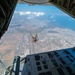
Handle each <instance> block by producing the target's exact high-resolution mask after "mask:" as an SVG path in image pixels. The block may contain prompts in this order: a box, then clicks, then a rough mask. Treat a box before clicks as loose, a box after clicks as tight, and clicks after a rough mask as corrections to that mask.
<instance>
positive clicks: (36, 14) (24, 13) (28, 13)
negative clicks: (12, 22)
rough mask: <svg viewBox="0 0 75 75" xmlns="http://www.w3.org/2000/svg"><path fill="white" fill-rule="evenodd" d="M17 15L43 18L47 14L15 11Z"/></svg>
mask: <svg viewBox="0 0 75 75" xmlns="http://www.w3.org/2000/svg"><path fill="white" fill-rule="evenodd" d="M15 14H19V15H20V16H22V15H28V16H30V15H34V16H37V17H39V16H43V15H45V13H44V12H31V11H26V12H25V11H18V12H17V11H15Z"/></svg>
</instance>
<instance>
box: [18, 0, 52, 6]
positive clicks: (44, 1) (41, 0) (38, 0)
mask: <svg viewBox="0 0 75 75" xmlns="http://www.w3.org/2000/svg"><path fill="white" fill-rule="evenodd" d="M18 3H28V4H30V5H35V4H39V5H51V4H50V3H49V0H19V2H18Z"/></svg>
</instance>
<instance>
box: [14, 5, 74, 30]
mask: <svg viewBox="0 0 75 75" xmlns="http://www.w3.org/2000/svg"><path fill="white" fill-rule="evenodd" d="M15 14H18V15H19V16H22V17H27V16H28V17H27V19H36V18H37V19H39V20H41V21H42V20H43V21H45V20H48V21H50V24H52V25H55V27H56V26H59V27H63V28H68V29H71V30H74V31H75V19H73V18H72V17H70V16H69V15H67V14H66V13H64V12H62V11H61V10H59V9H58V8H56V7H54V6H41V5H34V6H29V5H27V4H17V7H16V10H15Z"/></svg>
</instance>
